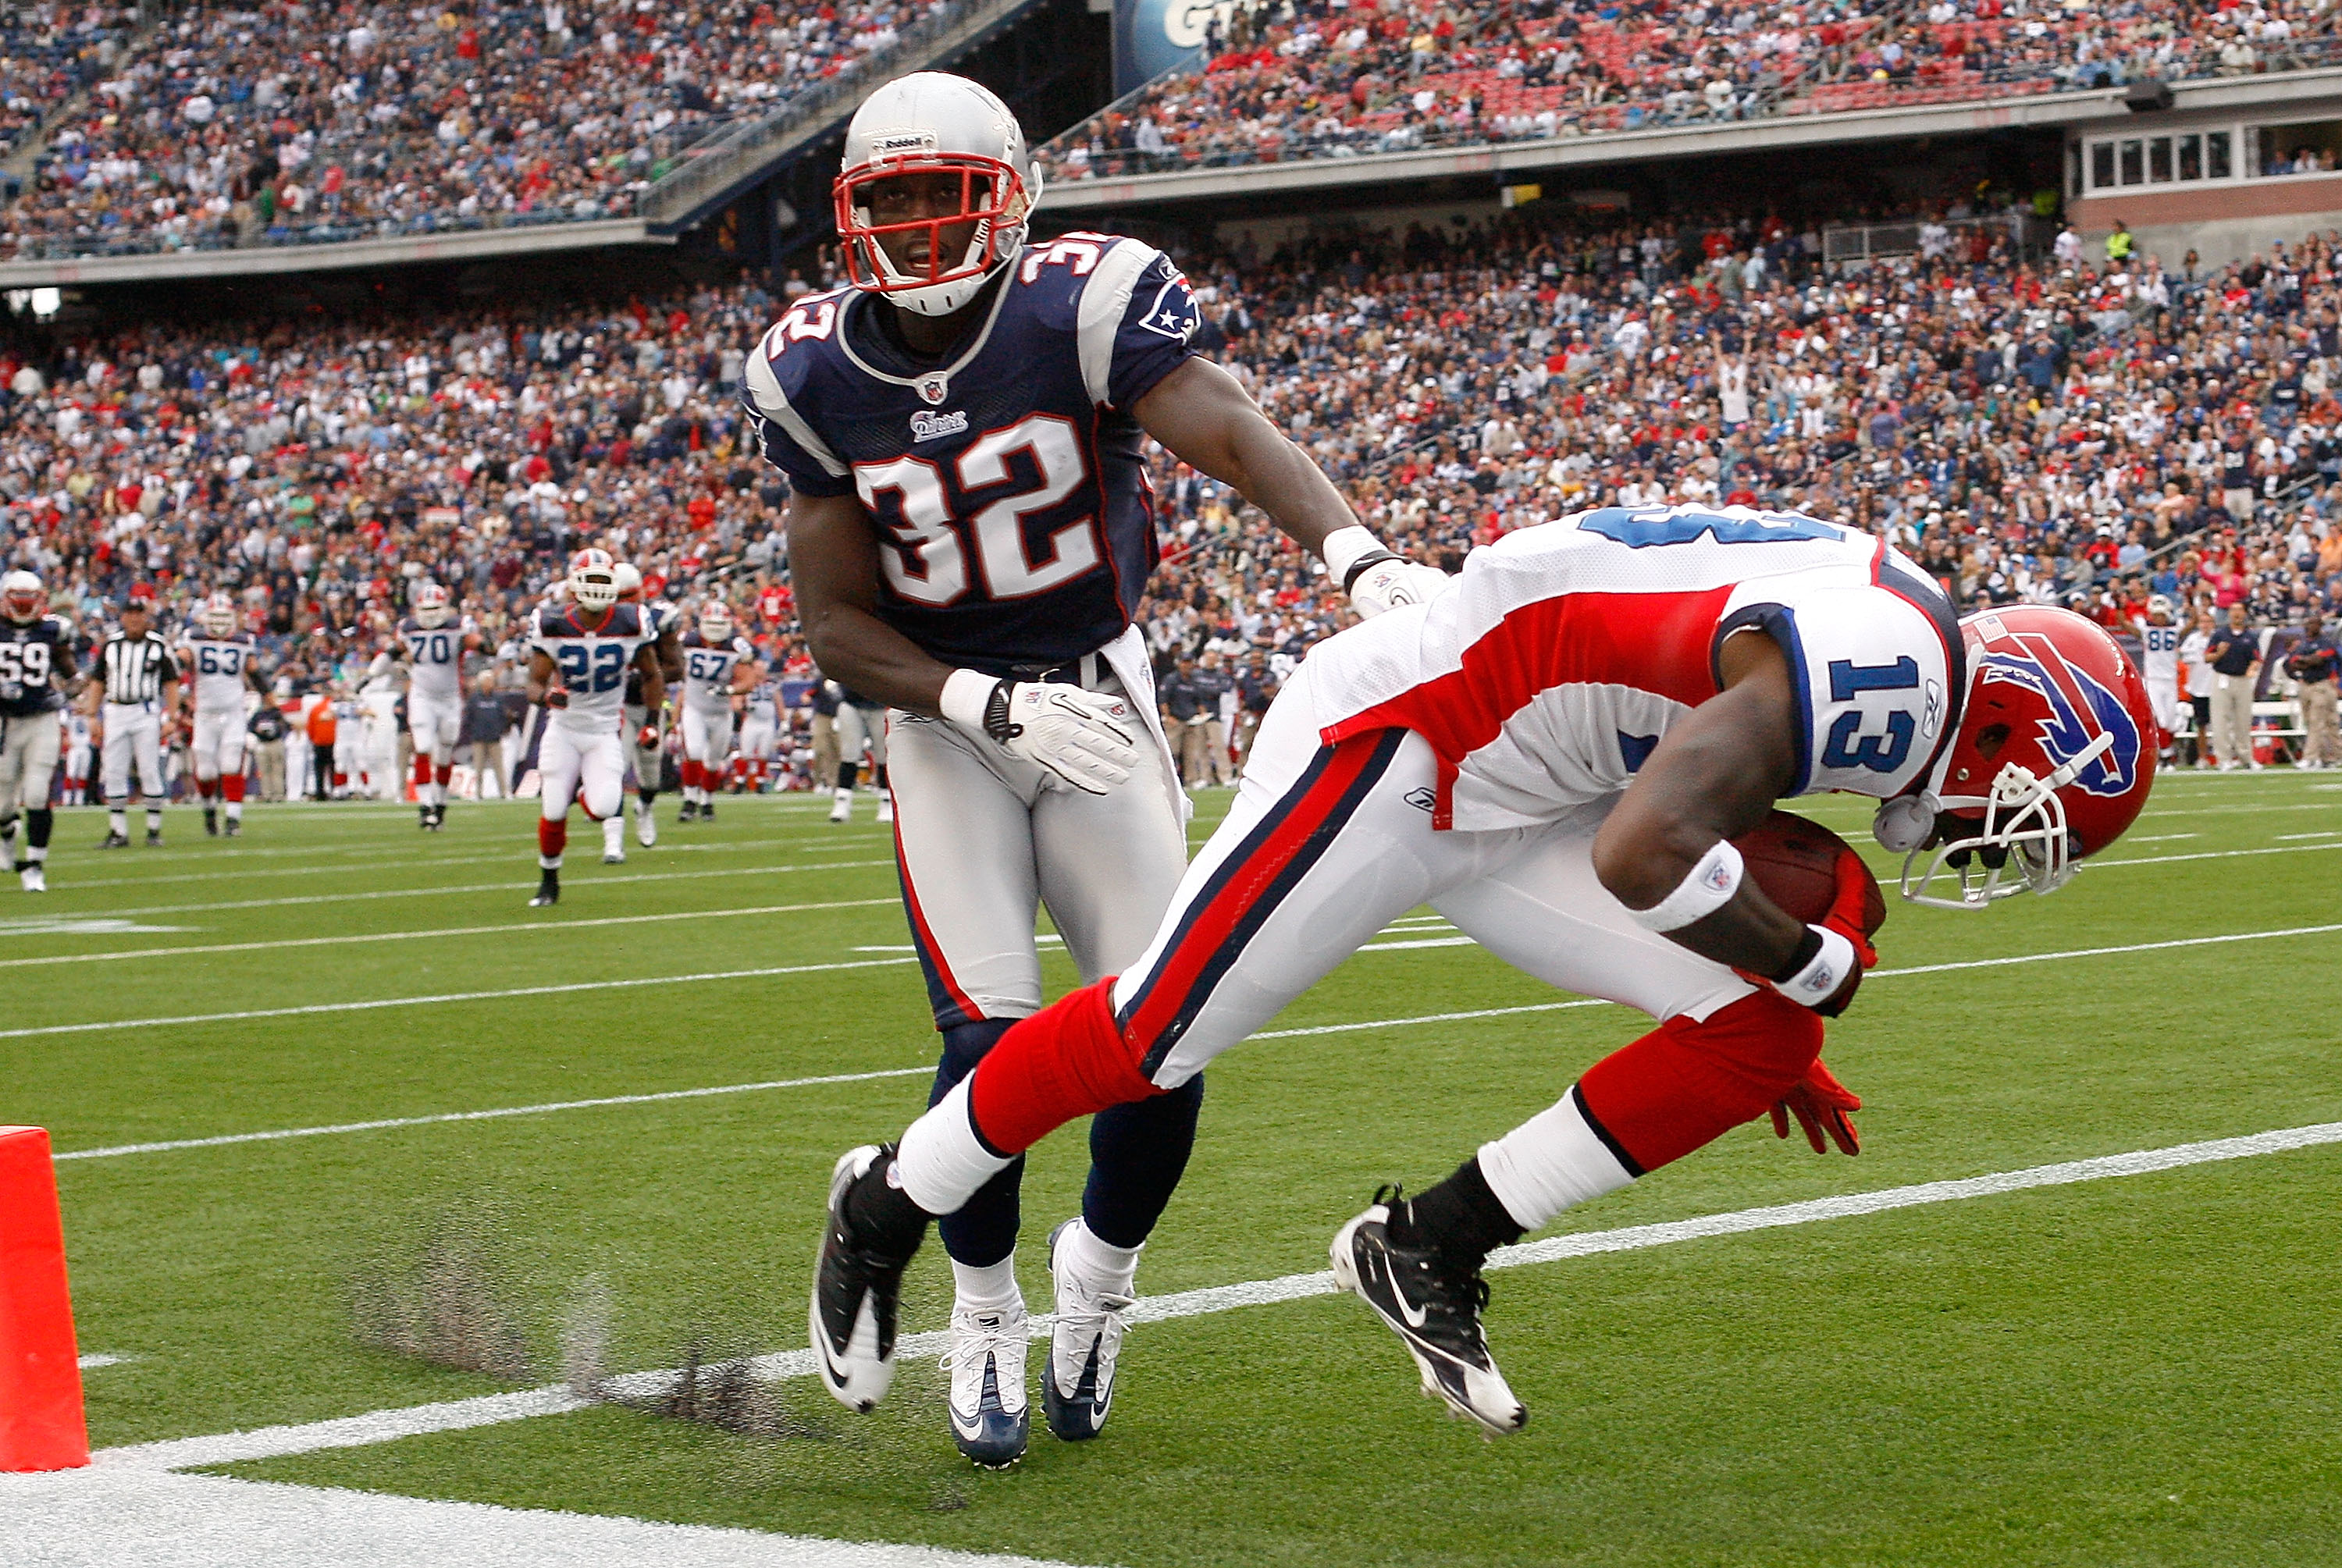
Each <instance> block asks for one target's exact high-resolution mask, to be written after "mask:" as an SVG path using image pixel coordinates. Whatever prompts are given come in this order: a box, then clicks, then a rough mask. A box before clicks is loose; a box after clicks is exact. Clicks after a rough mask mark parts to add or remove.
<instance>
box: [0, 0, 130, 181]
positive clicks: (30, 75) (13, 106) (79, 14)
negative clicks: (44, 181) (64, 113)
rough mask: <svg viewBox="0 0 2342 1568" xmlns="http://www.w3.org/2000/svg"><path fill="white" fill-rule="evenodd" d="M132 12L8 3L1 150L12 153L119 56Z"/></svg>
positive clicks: (0, 61)
mask: <svg viewBox="0 0 2342 1568" xmlns="http://www.w3.org/2000/svg"><path fill="white" fill-rule="evenodd" d="M133 25H135V12H133V11H131V10H129V9H127V8H123V7H113V6H100V5H75V6H67V5H58V4H56V3H55V0H46V3H44V4H39V5H18V6H15V7H13V8H12V9H11V10H10V11H9V13H8V14H7V16H6V18H5V21H0V155H5V154H8V153H13V152H15V150H16V148H17V146H18V145H20V144H21V143H23V142H24V141H25V139H26V138H27V137H29V136H31V135H33V134H34V133H35V132H37V131H38V130H39V129H40V127H41V126H42V125H43V124H44V123H45V121H46V119H47V118H48V116H49V115H52V114H55V112H56V110H57V109H58V108H59V107H60V106H61V105H64V104H65V102H66V101H67V100H68V99H70V98H71V97H72V96H73V95H75V93H77V92H79V91H80V90H81V89H82V88H84V87H85V86H87V85H90V84H91V83H92V82H95V81H96V80H98V79H99V77H100V76H102V75H104V74H105V71H106V69H107V68H108V67H109V66H111V65H113V64H114V62H115V60H116V59H118V58H119V57H120V55H121V51H122V48H123V44H124V40H125V39H126V38H127V37H128V36H129V35H130V32H131V29H132V27H133Z"/></svg>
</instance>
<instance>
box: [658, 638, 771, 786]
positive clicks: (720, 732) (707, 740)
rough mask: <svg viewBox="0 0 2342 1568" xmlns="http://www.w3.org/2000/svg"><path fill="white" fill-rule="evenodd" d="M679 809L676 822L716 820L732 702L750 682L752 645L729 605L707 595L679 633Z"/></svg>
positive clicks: (753, 664) (753, 680) (753, 660)
mask: <svg viewBox="0 0 2342 1568" xmlns="http://www.w3.org/2000/svg"><path fill="white" fill-rule="evenodd" d="M681 643H682V647H683V811H682V813H681V814H680V815H678V816H677V817H676V821H678V822H692V821H700V822H713V821H715V820H716V788H717V786H718V785H720V784H722V783H723V782H724V760H725V759H726V757H728V756H730V755H731V754H732V711H733V705H734V704H736V703H737V702H739V701H740V700H741V699H742V698H743V697H745V696H746V694H748V691H749V690H750V688H752V687H753V686H755V685H756V672H757V668H758V664H757V660H756V649H755V648H754V647H752V646H750V645H749V643H748V639H747V638H746V637H744V636H742V635H741V634H740V629H739V624H738V623H737V622H736V621H734V620H733V618H732V609H731V606H730V605H728V604H725V602H724V601H723V600H721V599H714V598H711V599H709V600H708V601H707V602H706V604H702V605H701V606H700V607H699V622H698V624H696V625H695V626H694V627H693V628H692V629H691V630H690V631H688V632H686V633H684V634H683V636H682V638H681Z"/></svg>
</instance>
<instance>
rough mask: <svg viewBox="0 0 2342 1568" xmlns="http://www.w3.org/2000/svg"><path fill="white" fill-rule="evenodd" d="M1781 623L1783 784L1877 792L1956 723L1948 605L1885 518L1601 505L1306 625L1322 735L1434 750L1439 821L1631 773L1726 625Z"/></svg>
mask: <svg viewBox="0 0 2342 1568" xmlns="http://www.w3.org/2000/svg"><path fill="white" fill-rule="evenodd" d="M1745 629H1755V630H1757V631H1760V632H1763V633H1765V634H1769V635H1770V636H1771V637H1772V638H1773V639H1774V640H1775V641H1776V642H1777V643H1778V644H1780V647H1781V651H1782V653H1783V654H1785V655H1787V660H1788V665H1789V678H1790V682H1791V684H1792V686H1793V687H1794V688H1795V691H1796V695H1797V719H1798V724H1797V735H1796V745H1797V777H1796V780H1795V781H1794V783H1793V784H1791V786H1790V788H1789V789H1788V790H1787V792H1785V793H1787V794H1813V793H1816V792H1817V791H1822V790H1847V791H1851V792H1852V793H1854V794H1865V795H1872V796H1877V797H1879V798H1885V797H1887V796H1890V795H1894V794H1899V793H1901V792H1902V791H1903V790H1904V789H1906V788H1907V787H1908V786H1909V785H1910V784H1913V783H1914V782H1915V781H1916V780H1917V779H1918V778H1919V777H1921V776H1922V774H1924V772H1925V770H1926V769H1927V765H1928V764H1929V762H1930V761H1931V760H1932V759H1933V758H1934V756H1935V755H1936V754H1937V750H1938V748H1940V747H1941V746H1942V745H1943V744H1946V741H1947V737H1948V736H1950V735H1951V734H1952V733H1953V732H1954V731H1955V730H1956V729H1957V727H1958V718H1959V714H1958V709H1959V704H1960V702H1961V700H1962V697H1963V695H1964V694H1965V692H1966V690H1967V683H1966V676H1965V655H1964V654H1963V650H1962V646H1961V641H1960V633H1959V625H1958V622H1957V618H1956V616H1955V615H1954V614H1953V611H1952V606H1951V604H1950V601H1948V600H1947V599H1946V598H1945V597H1944V594H1943V591H1942V590H1941V589H1940V588H1938V587H1937V585H1936V584H1935V583H1934V582H1933V581H1931V580H1930V579H1929V578H1927V576H1926V575H1925V574H1922V573H1921V572H1920V571H1919V570H1918V568H1917V567H1916V566H1914V565H1913V564H1911V563H1910V562H1909V561H1907V560H1906V559H1905V558H1904V557H1903V556H1901V555H1899V554H1896V553H1895V552H1894V551H1892V550H1890V549H1888V548H1887V545H1886V544H1884V543H1883V542H1881V541H1879V540H1877V539H1873V538H1871V537H1870V536H1869V535H1867V534H1862V533H1860V532H1858V531H1857V530H1855V529H1851V528H1845V527H1840V526H1839V525H1838V524H1834V523H1824V522H1820V521H1818V520H1817V519H1815V518H1811V517H1806V516H1801V515H1798V514H1795V513H1775V512H1755V511H1751V510H1749V509H1747V508H1746V507H1739V506H1729V507H1725V508H1722V509H1720V510H1707V509H1702V508H1698V507H1690V506H1676V507H1652V508H1635V509H1627V508H1622V507H1603V508H1601V509H1599V510H1596V511H1592V512H1581V513H1578V514H1576V515H1575V516H1570V517H1565V518H1562V519H1560V520H1559V521H1557V522H1554V523H1548V524H1542V525H1540V526H1537V527H1532V528H1524V529H1522V530H1520V531H1519V532H1518V533H1516V534H1507V535H1506V536H1505V537H1504V538H1503V539H1501V540H1499V541H1498V542H1497V543H1496V544H1492V545H1487V546H1485V547H1483V548H1481V549H1477V550H1475V551H1473V552H1472V554H1470V556H1468V557H1467V558H1466V561H1465V563H1464V570H1463V573H1462V574H1461V575H1460V576H1458V577H1456V579H1454V580H1453V581H1451V582H1450V583H1449V584H1448V585H1447V586H1446V588H1445V589H1443V590H1442V591H1441V592H1439V593H1437V594H1433V595H1432V597H1431V598H1430V599H1429V600H1428V601H1427V602H1426V603H1425V604H1419V605H1410V606H1406V607H1404V608H1401V609H1397V610H1392V611H1389V612H1386V614H1381V615H1378V616H1376V618H1375V619H1374V620H1371V621H1367V622H1365V623H1363V624H1360V625H1357V626H1355V627H1352V628H1351V629H1350V630H1348V631H1346V632H1344V633H1342V634H1339V635H1338V636H1336V637H1333V638H1330V639H1328V640H1327V641H1326V642H1324V643H1322V644H1318V646H1317V647H1316V649H1315V650H1313V651H1312V652H1311V654H1310V655H1309V658H1308V662H1307V664H1306V671H1307V673H1308V675H1309V678H1310V680H1311V682H1312V683H1313V684H1314V687H1315V690H1316V694H1317V703H1318V713H1319V715H1320V717H1321V719H1322V721H1323V724H1324V729H1323V735H1324V738H1325V739H1326V740H1327V741H1328V742H1331V741H1336V740H1339V739H1341V738H1343V737H1344V736H1346V735H1351V734H1360V733H1363V732H1366V731H1370V730H1376V729H1386V728H1391V727H1394V726H1396V727H1401V728H1406V729H1410V730H1413V731H1415V732H1416V734H1420V735H1422V736H1423V737H1424V738H1425V739H1426V740H1427V741H1429V742H1430V743H1431V745H1432V749H1433V750H1434V751H1435V752H1436V754H1437V755H1438V758H1439V764H1440V767H1439V786H1438V791H1437V797H1436V801H1434V802H1430V803H1427V804H1430V806H1431V810H1432V814H1433V820H1434V824H1435V825H1436V826H1439V827H1456V828H1463V829H1467V830H1487V829H1496V828H1509V827H1521V826H1527V825H1530V824H1536V823H1540V822H1545V821H1549V820H1551V819H1553V818H1555V817H1557V816H1559V815H1561V814H1564V813H1566V811H1568V810H1569V809H1571V808H1573V807H1575V806H1576V805H1579V804H1584V803H1586V802H1588V801H1593V800H1596V799H1599V798H1601V797H1603V796H1606V795H1608V794H1614V793H1616V791H1619V790H1622V789H1624V788H1626V785H1627V784H1630V783H1632V782H1633V780H1634V776H1635V774H1636V771H1637V770H1639V769H1640V768H1641V767H1642V765H1643V764H1644V762H1645V761H1646V760H1647V759H1648V758H1649V756H1650V754H1651V752H1652V751H1653V749H1654V748H1656V746H1657V745H1658V744H1659V740H1660V737H1661V736H1663V735H1665V734H1666V732H1667V730H1668V728H1669V727H1670V726H1672V725H1673V724H1675V723H1676V721H1677V720H1679V719H1681V718H1682V717H1683V716H1684V715H1685V714H1688V713H1690V712H1691V711H1692V710H1693V709H1694V708H1696V707H1697V706H1699V705H1700V704H1702V703H1704V702H1706V701H1707V700H1708V699H1709V698H1710V697H1713V696H1715V695H1716V694H1717V692H1718V691H1719V690H1720V689H1721V688H1720V686H1719V684H1718V681H1717V675H1716V665H1717V657H1718V654H1719V653H1720V652H1721V650H1722V648H1723V645H1724V640H1725V639H1726V637H1728V636H1730V635H1731V634H1734V633H1735V632H1737V631H1742V630H1745Z"/></svg>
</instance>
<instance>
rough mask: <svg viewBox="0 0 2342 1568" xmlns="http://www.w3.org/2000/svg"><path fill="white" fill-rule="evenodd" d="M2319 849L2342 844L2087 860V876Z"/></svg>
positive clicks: (2085, 867) (2219, 850) (2300, 852)
mask: <svg viewBox="0 0 2342 1568" xmlns="http://www.w3.org/2000/svg"><path fill="white" fill-rule="evenodd" d="M2317 849H2342V844H2285V845H2282V846H2280V847H2277V848H2274V849H2199V850H2197V851H2194V852H2193V853H2191V854H2143V855H2131V856H2127V857H2126V858H2124V859H2122V860H2086V861H2084V862H2083V863H2082V865H2083V869H2084V873H2085V874H2087V873H2089V872H2092V871H2106V870H2111V869H2113V868H2114V867H2116V866H2117V865H2177V864H2179V863H2180V862H2181V861H2183V860H2241V859H2242V858H2244V857H2245V856H2247V855H2252V854H2302V853H2304V852H2305V851H2308V850H2317Z"/></svg>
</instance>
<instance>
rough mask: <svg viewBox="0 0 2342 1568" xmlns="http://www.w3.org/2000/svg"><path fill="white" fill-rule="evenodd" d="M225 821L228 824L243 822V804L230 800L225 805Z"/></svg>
mask: <svg viewBox="0 0 2342 1568" xmlns="http://www.w3.org/2000/svg"><path fill="white" fill-rule="evenodd" d="M227 820H228V821H230V822H242V821H243V820H244V803H243V802H242V801H240V800H232V801H230V802H228V803H227Z"/></svg>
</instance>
